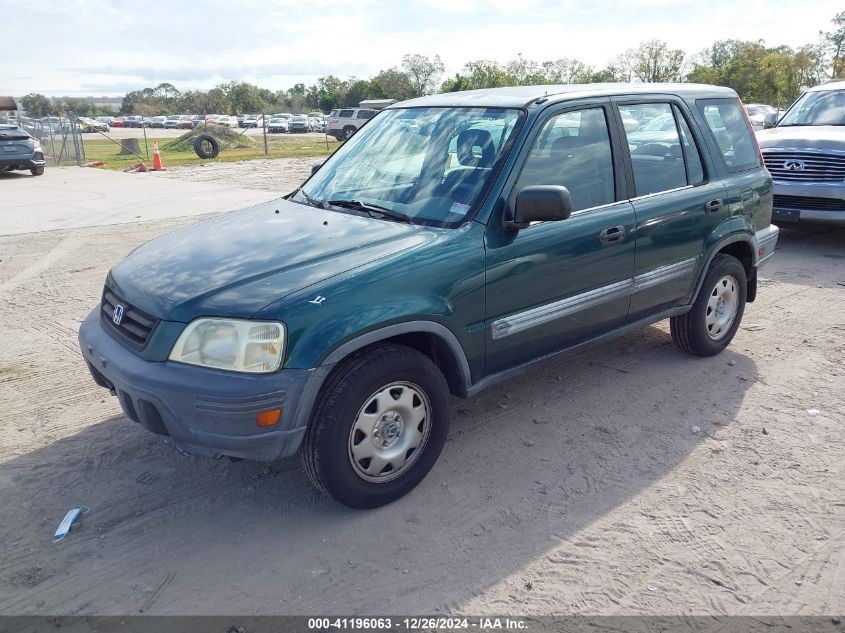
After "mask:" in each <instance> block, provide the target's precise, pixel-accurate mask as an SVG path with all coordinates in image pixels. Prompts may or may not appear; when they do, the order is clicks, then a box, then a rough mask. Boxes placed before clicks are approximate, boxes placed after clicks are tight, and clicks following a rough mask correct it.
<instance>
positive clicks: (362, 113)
mask: <svg viewBox="0 0 845 633" xmlns="http://www.w3.org/2000/svg"><path fill="white" fill-rule="evenodd" d="M375 113H376V111H375V110H358V118H359V119H372V118H373V115H374V114H375Z"/></svg>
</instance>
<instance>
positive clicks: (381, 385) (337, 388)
mask: <svg viewBox="0 0 845 633" xmlns="http://www.w3.org/2000/svg"><path fill="white" fill-rule="evenodd" d="M449 413H450V410H449V388H448V386H447V384H446V379H445V378H444V377H443V374H442V373H441V372H440V370H439V369H438V368H437V366H436V365H435V364H434V363H433V362H432V361H431V359H429V358H428V357H427V356H425V355H424V354H421V353H420V352H418V351H416V350H414V349H411V348H409V347H405V346H402V345H382V346H378V347H375V348H373V349H371V350H369V351H367V352H365V353H363V354H360V355H358V356H355V357H352V358H350V359H349V360H347V361H344V362H343V364H342V365H341V366H339V367H338V368H337V369H336V370H335V372H334V373H333V374H332V376H331V377H330V378H329V380H328V382H327V384H326V386H325V388H324V389H323V392H322V394H321V400H320V402H318V404H317V407H316V409H315V412H314V416H313V418H312V420H311V424H310V425H309V427H308V430H307V432H306V434H305V438H304V440H303V444H302V448H301V449H300V455H301V458H302V463H303V466H304V468H305V471H306V472H307V473H308V476H309V478H310V479H311V481H312V482H313V483H314V485H315V486H317V487H318V488H319V489H320V490H322V491H323V492H325V493H326V494H328V495H330V496H332V497H333V498H334V499H336V500H337V501H339V502H340V503H343V504H345V505H347V506H350V507H353V508H375V507H378V506H381V505H384V504H386V503H390V502H391V501H395V500H396V499H398V498H399V497H401V496H403V495H404V494H406V493H408V492H409V491H410V490H411V489H413V488H414V487H415V486H416V485H417V484H418V483H419V482H420V481H422V480H423V478H424V477H425V476H426V474H428V471H429V470H431V467H432V466H433V465H434V463H435V461H437V457H438V456H439V455H440V451H441V450H442V448H443V444H444V443H445V441H446V434H447V432H448V429H449Z"/></svg>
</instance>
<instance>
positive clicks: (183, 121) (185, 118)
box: [178, 114, 196, 130]
mask: <svg viewBox="0 0 845 633" xmlns="http://www.w3.org/2000/svg"><path fill="white" fill-rule="evenodd" d="M195 125H196V123H194V117H193V116H192V115H190V114H183V115H182V116H180V117H179V126H178V127H179V129H181V130H191V129H193V128H194V126H195Z"/></svg>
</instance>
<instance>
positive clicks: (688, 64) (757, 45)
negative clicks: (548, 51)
mask: <svg viewBox="0 0 845 633" xmlns="http://www.w3.org/2000/svg"><path fill="white" fill-rule="evenodd" d="M831 23H832V24H833V28H832V29H831V30H829V31H820V32H819V39H818V41H817V42H815V43H811V44H806V45H804V46H802V47H800V48H798V49H793V48H791V47H789V46H774V47H768V46H766V45H765V43H764V42H763V41H762V40H758V41H740V40H719V41H717V42H714V43H713V44H712V45H711V46H710V47H708V48H706V49H704V50H703V51H701V52H700V53H698V54H696V55H691V56H689V55H687V54H686V53H685V52H684V51H682V50H680V49H672V48H670V47H669V45H668V44H667V43H666V42H664V41H661V40H656V39H655V40H649V41H646V42H642V43H641V44H640V45H639V46H637V47H635V48H631V49H628V50H626V51H625V52H623V53H622V54H620V55H618V56H617V57H616V58H614V59H613V60H611V61H610V62H609V63H608V64H607V65H605V66H603V67H593V66H590V65H588V64H585V63H584V62H582V61H579V60H577V59H569V58H562V59H557V60H549V61H542V62H538V61H534V60H529V59H523V58H522V56H521V55H520V56H518V57H517V59H514V60H511V61H509V62H505V63H501V62H497V61H492V60H484V59H480V60H473V61H468V62H467V63H466V64H465V65H464V67H463V68H462V69H461V70H460V72H458V73H456V74H455V75H454V76H452V77H447V78H446V79H445V80H442V81H441V79H442V78H443V74H444V72H445V66H444V64H443V62H442V61H441V59H440V57H439V56H437V55H435V56H434V57H433V58H431V57H427V56H425V55H418V54H414V55H405V56H404V57H403V58H402V63H401V65H400V66H395V67H392V68H388V69H385V70H382V71H380V72H379V73H378V74H376V75H374V76H373V77H371V78H369V79H361V78H356V77H349V78H347V79H341V78H339V77H336V76H334V75H328V76H325V77H320V78H319V79H318V80H317V82H316V83H314V84H313V85H311V86H306V85H305V84H302V83H299V84H296V85H294V86H293V87H291V88H289V89H287V90H277V91H272V90H269V89H267V88H261V87H259V86H256V85H254V84H251V83H248V82H244V81H230V82H227V83H222V84H219V85H218V86H215V87H214V88H212V89H210V90H188V91H184V92H183V91H180V90H178V89H177V88H176V87H175V86H174V85H173V84H170V83H161V84H158V85H157V86H155V87H149V88H143V89H141V90H133V91H131V92H128V93H126V95H125V96H124V97H123V102H122V104H121V108H120V113H121V114H125V115H128V114H140V115H143V116H155V115H162V114H171V113H175V112H192V113H197V114H210V113H216V114H244V113H258V112H265V113H272V112H304V111H309V110H322V111H324V112H325V111H329V110H332V109H334V108H338V107H350V106H357V105H358V103H359V102H361V101H363V100H364V99H387V98H390V99H398V100H400V101H401V100H405V99H411V98H414V97H420V96H423V95H427V94H432V93H435V92H454V91H458V90H472V89H476V88H496V87H502V86H521V85H534V84H568V83H597V82H614V81H621V82H632V81H635V82H643V83H652V82H674V81H686V82H697V83H708V84H717V85H721V86H728V87H730V88H733V89H734V90H736V92H737V93H738V94H739V96H740V98H741V99H742V100H743V101H744V102H746V103H753V102H759V103H769V104H772V105H776V106H787V105H789V104H790V103H791V102H792V101H793V100H795V99H796V98H797V97H798V96H799V95H800V94H801V91H802V90H805V89H807V88H811V87H813V86H815V85H818V84H820V83H822V82H824V81H826V80H828V79H836V78H845V11H842V12H840V13H838V14H837V15H836V16H834V18H833V19H832V20H831ZM21 105H22V106H23V108H24V109H25V110H26V111H27V112H28V113H29V114H30V115H31V116H37V117H40V116H46V115H48V114H59V113H62V112H67V111H73V112H76V113H77V114H79V115H82V116H95V115H98V114H110V111H108V110H107V109H105V108H97V107H96V106H95V105H94V104H93V103H91V102H89V101H86V100H84V99H69V98H64V99H50V98H48V97H45V96H44V95H40V94H36V93H33V94H29V95H27V96H25V97H23V98H22V99H21Z"/></svg>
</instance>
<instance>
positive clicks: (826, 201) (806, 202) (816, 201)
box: [772, 194, 845, 211]
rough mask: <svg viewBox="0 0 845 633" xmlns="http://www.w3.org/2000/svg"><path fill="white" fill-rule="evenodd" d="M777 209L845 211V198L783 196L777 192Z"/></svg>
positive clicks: (774, 204)
mask: <svg viewBox="0 0 845 633" xmlns="http://www.w3.org/2000/svg"><path fill="white" fill-rule="evenodd" d="M772 204H773V206H774V207H775V208H776V209H805V210H807V211H845V200H838V199H836V198H813V197H811V196H781V195H778V194H775V199H774V202H773V203H772Z"/></svg>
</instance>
